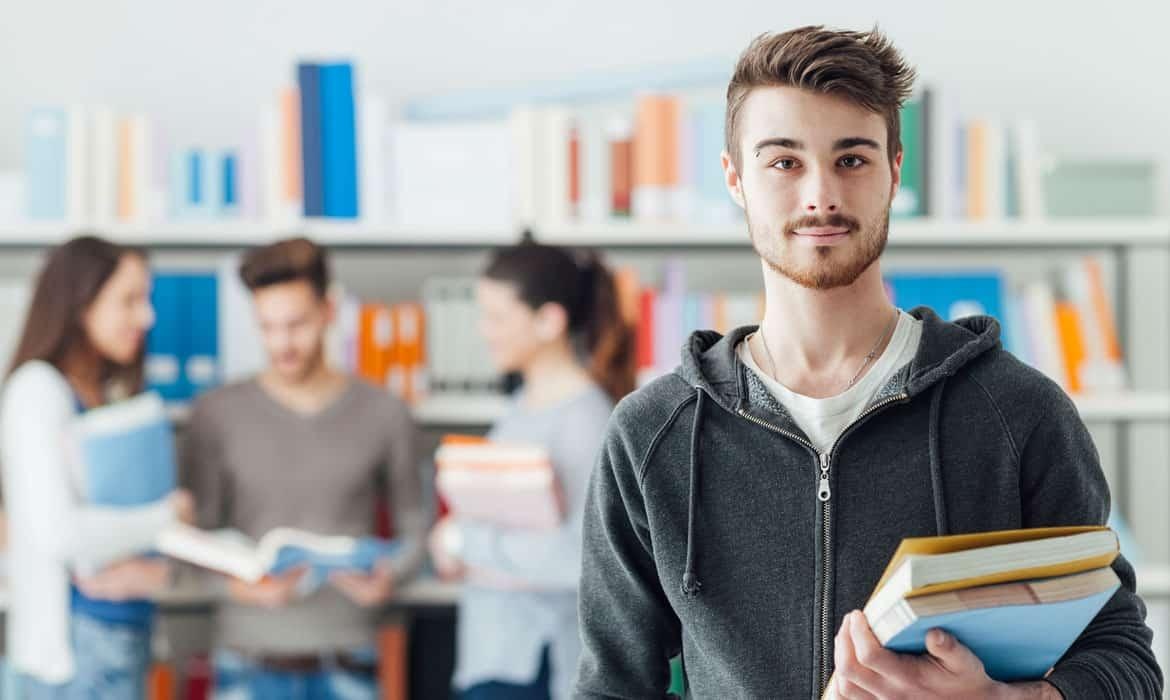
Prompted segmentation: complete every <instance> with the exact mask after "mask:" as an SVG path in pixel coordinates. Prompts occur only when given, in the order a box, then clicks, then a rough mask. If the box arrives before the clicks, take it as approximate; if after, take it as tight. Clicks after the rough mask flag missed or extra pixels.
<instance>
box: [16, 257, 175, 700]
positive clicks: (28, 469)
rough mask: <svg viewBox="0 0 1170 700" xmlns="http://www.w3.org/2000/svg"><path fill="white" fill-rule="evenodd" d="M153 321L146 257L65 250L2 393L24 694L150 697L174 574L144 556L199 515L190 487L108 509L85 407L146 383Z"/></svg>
mask: <svg viewBox="0 0 1170 700" xmlns="http://www.w3.org/2000/svg"><path fill="white" fill-rule="evenodd" d="M153 322H154V312H153V310H152V308H151V305H150V272H149V268H148V267H147V263H146V258H145V255H144V254H143V253H142V252H140V251H136V250H132V249H128V248H123V247H121V246H118V245H115V244H113V243H110V242H108V241H104V240H102V239H99V238H95V237H88V236H87V237H81V238H75V239H73V240H70V241H68V242H67V243H64V244H63V245H61V246H59V247H57V248H55V249H54V250H53V251H52V252H51V253H50V254H49V256H48V259H47V260H46V262H45V265H44V268H43V269H42V270H41V272H40V275H39V276H38V278H37V281H36V287H35V289H34V291H33V295H32V300H31V303H30V306H29V310H28V317H27V319H26V321H25V324H24V329H23V332H22V333H21V337H20V341H19V343H18V344H17V348H16V352H15V355H14V357H13V359H12V362H11V365H10V368H9V373H8V378H7V381H6V383H5V385H4V389H3V394H2V396H0V461H2V464H3V478H4V497H5V503H6V506H7V511H8V517H9V573H8V578H9V590H10V597H9V609H8V620H7V623H8V629H7V634H8V636H7V640H8V655H9V660H10V663H11V665H12V666H13V667H14V669H15V670H16V671H17V673H18V674H19V680H18V683H19V685H20V688H21V694H20V697H21V698H22V699H23V698H73V697H101V698H113V699H121V698H126V699H127V700H129V699H130V698H134V699H137V698H141V697H142V696H143V689H144V682H145V674H146V671H147V669H148V664H149V662H150V632H151V625H152V620H153V615H154V607H153V604H152V603H151V602H150V601H149V598H150V597H151V596H152V595H153V594H155V593H156V592H158V591H159V590H160V589H161V588H162V587H163V586H164V585H165V584H166V582H167V580H168V578H169V569H168V566H167V564H166V563H165V561H163V560H161V559H154V558H148V557H143V556H140V553H141V552H145V551H148V550H149V549H150V546H151V544H152V542H153V541H154V538H155V536H156V535H157V533H158V532H159V531H160V530H162V529H163V528H165V527H167V526H169V525H171V524H172V523H174V522H175V521H176V520H185V521H190V520H191V519H192V513H193V507H192V503H191V500H190V497H189V496H187V495H186V494H185V493H183V492H174V493H172V494H171V495H170V496H169V497H167V498H165V499H163V500H161V501H159V502H157V503H153V504H149V505H145V506H138V507H128V508H104V507H100V506H95V505H91V504H87V503H85V502H84V501H83V500H82V499H81V498H80V497H79V493H81V484H82V483H83V478H84V477H83V473H82V471H81V465H79V464H78V461H77V460H76V459H75V456H74V451H73V450H72V449H71V448H70V435H69V434H70V430H71V427H72V425H73V423H74V421H75V420H76V417H77V416H78V415H79V414H80V413H82V412H84V411H85V410H87V409H90V408H95V407H97V406H101V405H103V404H106V403H108V402H109V401H111V400H115V399H117V398H121V397H127V396H130V395H132V394H134V393H137V392H138V391H140V390H141V389H142V383H143V380H142V375H143V356H144V341H145V337H146V332H147V330H149V328H150V326H151V324H152V323H153Z"/></svg>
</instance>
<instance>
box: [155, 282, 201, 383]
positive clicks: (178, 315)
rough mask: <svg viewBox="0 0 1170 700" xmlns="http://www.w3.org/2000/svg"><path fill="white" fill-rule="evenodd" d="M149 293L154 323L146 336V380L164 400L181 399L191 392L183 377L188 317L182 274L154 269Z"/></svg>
mask: <svg viewBox="0 0 1170 700" xmlns="http://www.w3.org/2000/svg"><path fill="white" fill-rule="evenodd" d="M153 277H154V279H153V285H152V289H151V294H150V302H151V304H152V305H153V306H154V311H155V321H154V327H153V328H151V329H150V333H149V334H148V335H147V336H146V384H147V386H148V387H149V388H150V389H151V390H153V391H156V392H158V394H159V395H160V396H162V398H163V399H164V400H165V401H168V402H182V401H186V400H187V399H189V398H190V396H191V392H190V389H189V387H188V386H187V383H186V381H184V378H183V371H182V370H183V364H184V362H185V361H186V356H187V349H186V347H185V346H186V342H185V335H186V327H187V318H186V303H185V301H184V296H185V295H184V279H183V275H182V274H180V273H175V272H159V271H155V273H154V275H153Z"/></svg>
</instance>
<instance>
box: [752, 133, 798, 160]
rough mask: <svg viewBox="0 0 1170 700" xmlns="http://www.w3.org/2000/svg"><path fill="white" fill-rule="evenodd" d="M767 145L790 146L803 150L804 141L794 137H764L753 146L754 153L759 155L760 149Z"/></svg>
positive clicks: (796, 149) (793, 148)
mask: <svg viewBox="0 0 1170 700" xmlns="http://www.w3.org/2000/svg"><path fill="white" fill-rule="evenodd" d="M768 146H777V147H779V148H791V149H792V150H794V151H803V150H804V142H803V141H797V140H796V139H790V138H785V137H783V136H776V137H773V138H770V139H764V140H763V141H760V142H759V143H757V144H756V147H755V152H756V155H757V156H758V155H760V151H761V150H763V149H765V148H767V147H768Z"/></svg>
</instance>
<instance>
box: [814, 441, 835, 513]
mask: <svg viewBox="0 0 1170 700" xmlns="http://www.w3.org/2000/svg"><path fill="white" fill-rule="evenodd" d="M832 496H833V492H832V490H831V489H829V453H827V452H826V453H824V454H822V455H821V483H820V485H819V486H818V487H817V498H819V499H820V501H821V503H824V502H826V501H828V500H829V499H830V498H831V497H832Z"/></svg>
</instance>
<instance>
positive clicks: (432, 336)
mask: <svg viewBox="0 0 1170 700" xmlns="http://www.w3.org/2000/svg"><path fill="white" fill-rule="evenodd" d="M422 300H423V310H424V313H426V317H427V325H426V347H427V363H428V364H429V373H430V382H431V384H432V386H435V387H438V388H440V389H441V390H443V391H449V390H450V389H451V386H450V376H451V367H450V363H449V362H448V360H447V357H448V355H449V353H450V345H451V343H452V340H451V338H450V337H447V336H446V335H445V334H446V333H447V323H448V321H447V315H448V311H449V306H448V304H447V286H446V281H445V280H443V279H441V278H433V277H432V278H430V279H428V280H426V281H425V282H424V283H423V289H422Z"/></svg>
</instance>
